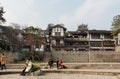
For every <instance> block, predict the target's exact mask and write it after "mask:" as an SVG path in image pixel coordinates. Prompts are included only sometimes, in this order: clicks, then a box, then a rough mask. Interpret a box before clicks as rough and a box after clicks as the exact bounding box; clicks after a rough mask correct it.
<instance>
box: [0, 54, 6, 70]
mask: <svg viewBox="0 0 120 79" xmlns="http://www.w3.org/2000/svg"><path fill="white" fill-rule="evenodd" d="M0 60H1V70H3V69H6V56H5V54H4V53H2V54H1V59H0Z"/></svg>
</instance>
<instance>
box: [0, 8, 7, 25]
mask: <svg viewBox="0 0 120 79" xmlns="http://www.w3.org/2000/svg"><path fill="white" fill-rule="evenodd" d="M4 13H5V12H4V9H3V7H1V6H0V23H4V22H5V21H6V20H5V18H4V17H3V14H4Z"/></svg>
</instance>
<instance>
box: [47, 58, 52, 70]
mask: <svg viewBox="0 0 120 79" xmlns="http://www.w3.org/2000/svg"><path fill="white" fill-rule="evenodd" d="M48 65H49V66H50V69H51V68H52V66H53V60H52V59H49V61H48Z"/></svg>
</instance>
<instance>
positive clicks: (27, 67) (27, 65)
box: [21, 59, 33, 76]
mask: <svg viewBox="0 0 120 79" xmlns="http://www.w3.org/2000/svg"><path fill="white" fill-rule="evenodd" d="M32 65H33V64H32V62H31V59H27V60H26V63H25V68H24V69H23V71H22V73H21V75H23V76H25V75H26V73H29V72H30V70H31V68H32Z"/></svg>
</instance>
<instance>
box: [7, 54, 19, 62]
mask: <svg viewBox="0 0 120 79" xmlns="http://www.w3.org/2000/svg"><path fill="white" fill-rule="evenodd" d="M5 55H6V57H7V63H13V62H17V60H19V56H20V55H19V53H17V52H16V53H12V52H8V53H5Z"/></svg>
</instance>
